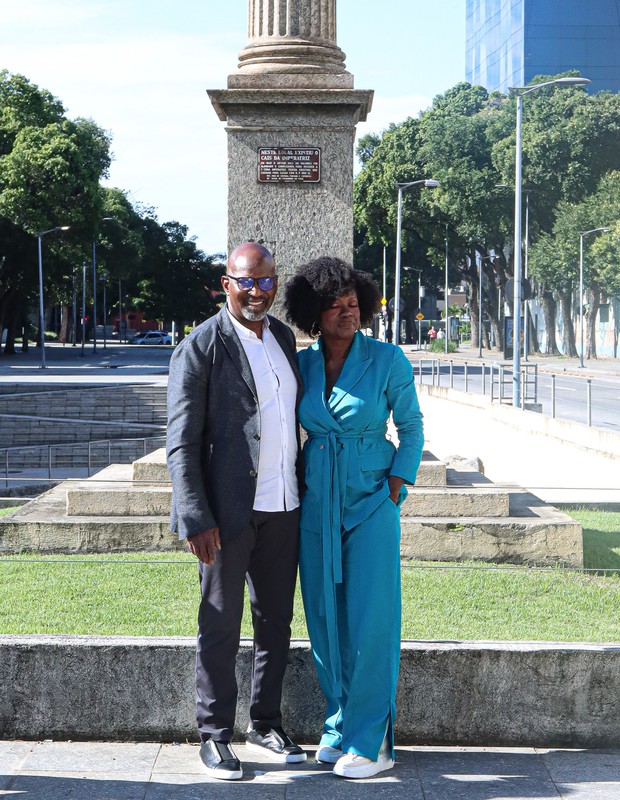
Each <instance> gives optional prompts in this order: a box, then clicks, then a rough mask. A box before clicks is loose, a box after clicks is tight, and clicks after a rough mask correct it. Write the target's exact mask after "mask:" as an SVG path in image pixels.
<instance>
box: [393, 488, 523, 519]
mask: <svg viewBox="0 0 620 800" xmlns="http://www.w3.org/2000/svg"><path fill="white" fill-rule="evenodd" d="M508 507H509V501H508V492H506V491H503V490H502V489H487V488H484V489H483V488H475V487H469V488H468V487H453V486H444V487H442V488H437V489H431V488H428V487H420V486H410V487H408V495H407V497H406V498H405V500H404V502H403V504H402V507H401V513H402V516H403V517H507V516H508V513H509V511H508Z"/></svg>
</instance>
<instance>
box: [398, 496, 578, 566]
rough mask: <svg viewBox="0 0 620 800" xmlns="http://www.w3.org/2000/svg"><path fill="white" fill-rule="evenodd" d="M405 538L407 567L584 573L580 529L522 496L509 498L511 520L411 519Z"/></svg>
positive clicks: (536, 500)
mask: <svg viewBox="0 0 620 800" xmlns="http://www.w3.org/2000/svg"><path fill="white" fill-rule="evenodd" d="M401 532H402V535H401V556H402V558H403V560H405V561H407V560H421V561H485V562H493V563H509V564H528V565H536V566H556V565H558V566H568V567H583V532H582V527H581V524H580V523H579V522H577V521H576V520H574V519H572V518H571V517H569V516H568V515H567V514H563V513H562V512H561V511H558V510H557V509H556V508H554V507H553V506H549V505H546V504H545V503H543V502H542V501H541V500H539V498H537V497H535V496H534V495H532V494H529V493H528V492H524V491H519V492H515V493H514V494H512V493H511V495H510V516H509V517H497V518H491V517H453V518H447V517H446V518H443V519H437V518H424V517H408V518H403V519H402V521H401Z"/></svg>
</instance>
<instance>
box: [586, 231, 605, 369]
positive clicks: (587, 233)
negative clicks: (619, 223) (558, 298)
mask: <svg viewBox="0 0 620 800" xmlns="http://www.w3.org/2000/svg"><path fill="white" fill-rule="evenodd" d="M608 231H609V228H592V230H590V231H584V232H583V233H580V234H579V367H580V368H581V369H583V238H584V236H589V235H590V234H591V233H599V232H601V233H602V232H604V233H607V232H608Z"/></svg>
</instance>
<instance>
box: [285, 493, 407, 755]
mask: <svg viewBox="0 0 620 800" xmlns="http://www.w3.org/2000/svg"><path fill="white" fill-rule="evenodd" d="M321 538H322V534H321V532H320V531H316V530H309V529H307V528H304V527H303V525H302V528H301V537H300V576H301V588H302V593H303V599H304V607H305V612H306V618H307V622H308V631H309V634H310V642H311V645H312V652H313V655H314V659H315V663H316V668H317V672H318V677H319V682H320V685H321V689H322V690H323V693H324V694H325V698H326V700H327V711H326V718H325V724H324V727H323V735H322V738H321V744H322V745H325V744H326V745H331V746H332V747H337V748H341V749H342V751H343V752H345V753H357V754H358V755H361V756H365V757H366V758H370V759H371V760H373V761H376V760H377V757H378V753H379V749H380V747H381V744H382V742H383V739H384V737H385V736H386V734H387V737H388V744H389V746H390V747H391V748H392V749H393V746H394V733H393V730H394V719H395V715H396V686H397V681H398V668H399V661H400V626H401V585H400V512H399V509H398V508H397V507H396V506H395V505H394V503H392V501H391V500H390V499H389V498H386V499H385V500H384V502H383V503H382V504H381V505H380V506H379V507H378V508H377V509H376V510H375V511H374V512H373V513H372V514H371V516H370V517H368V519H366V520H364V521H363V522H362V523H360V524H359V525H357V526H356V527H354V528H353V529H351V530H349V531H345V530H342V531H341V546H342V583H338V584H336V586H335V604H334V603H330V602H329V601H328V602H326V599H325V598H326V596H327V595H328V594H329V593H330V592H332V593H333V592H334V586H325V579H324V575H325V574H326V572H328V571H326V570H325V564H324V557H325V556H324V553H325V548H324V547H323V543H322V541H321ZM334 605H335V612H333V611H331V612H329V613H326V611H325V609H326V607H327V608H330V609H331V608H333V606H334ZM334 643H336V647H337V652H338V657H334V653H335V646H334Z"/></svg>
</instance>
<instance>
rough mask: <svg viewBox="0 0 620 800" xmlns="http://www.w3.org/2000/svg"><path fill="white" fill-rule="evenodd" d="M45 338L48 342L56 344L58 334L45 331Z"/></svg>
mask: <svg viewBox="0 0 620 800" xmlns="http://www.w3.org/2000/svg"><path fill="white" fill-rule="evenodd" d="M43 338H44V339H45V341H46V342H55V341H57V340H58V334H57V333H54V331H45V333H44V334H43Z"/></svg>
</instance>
